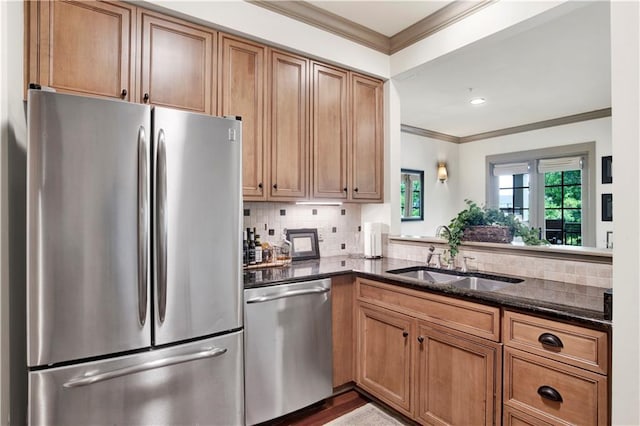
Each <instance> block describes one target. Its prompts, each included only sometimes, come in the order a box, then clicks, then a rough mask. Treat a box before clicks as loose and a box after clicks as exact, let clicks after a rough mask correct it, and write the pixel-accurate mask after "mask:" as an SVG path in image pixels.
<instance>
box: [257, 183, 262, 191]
mask: <svg viewBox="0 0 640 426" xmlns="http://www.w3.org/2000/svg"><path fill="white" fill-rule="evenodd" d="M258 189H260V190H262V182H260V183H259V184H258Z"/></svg>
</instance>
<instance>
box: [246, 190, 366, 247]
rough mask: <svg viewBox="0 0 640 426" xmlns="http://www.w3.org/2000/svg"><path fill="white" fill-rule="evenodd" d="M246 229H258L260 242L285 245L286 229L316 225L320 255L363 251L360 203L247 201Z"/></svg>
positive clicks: (313, 226)
mask: <svg viewBox="0 0 640 426" xmlns="http://www.w3.org/2000/svg"><path fill="white" fill-rule="evenodd" d="M243 210H244V216H243V225H244V228H243V229H246V228H256V233H257V234H258V235H260V241H262V242H265V241H266V242H269V243H270V244H274V245H281V243H282V234H283V232H284V230H285V229H298V228H316V229H317V230H318V239H319V246H320V255H321V256H323V257H325V256H338V255H345V254H352V253H362V237H361V235H362V232H361V230H360V220H361V218H360V205H359V204H343V205H341V206H321V205H297V204H289V203H263V202H245V203H244V207H243Z"/></svg>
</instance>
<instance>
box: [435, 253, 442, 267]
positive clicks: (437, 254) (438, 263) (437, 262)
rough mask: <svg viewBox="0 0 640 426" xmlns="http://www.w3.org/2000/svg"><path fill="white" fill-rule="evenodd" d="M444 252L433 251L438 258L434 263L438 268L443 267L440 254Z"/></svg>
mask: <svg viewBox="0 0 640 426" xmlns="http://www.w3.org/2000/svg"><path fill="white" fill-rule="evenodd" d="M441 254H442V253H433V256H434V257H435V258H436V264H435V265H434V266H435V267H436V268H442V263H440V255H441Z"/></svg>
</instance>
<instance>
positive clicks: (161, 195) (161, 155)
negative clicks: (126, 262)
mask: <svg viewBox="0 0 640 426" xmlns="http://www.w3.org/2000/svg"><path fill="white" fill-rule="evenodd" d="M157 161H158V166H157V173H158V175H157V177H156V179H157V183H158V187H157V188H158V189H157V194H156V203H157V205H156V212H157V215H158V216H157V218H158V223H157V224H156V225H157V226H156V229H157V232H158V234H157V235H156V241H157V244H158V251H157V253H158V259H157V261H158V282H157V286H158V315H159V319H160V323H163V322H164V319H165V316H166V314H167V210H166V209H167V150H166V146H165V137H164V130H163V129H160V131H159V132H158V158H157Z"/></svg>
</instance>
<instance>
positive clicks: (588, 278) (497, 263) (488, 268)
mask: <svg viewBox="0 0 640 426" xmlns="http://www.w3.org/2000/svg"><path fill="white" fill-rule="evenodd" d="M429 245H430V244H429V243H415V242H402V241H397V240H393V241H388V244H387V245H386V251H385V252H384V253H383V254H384V255H385V256H389V257H394V258H399V259H407V260H413V261H418V262H425V261H426V259H427V253H428V251H427V249H428V246H429ZM438 248H439V249H442V248H446V247H445V246H443V245H439V247H438ZM459 256H469V257H471V258H473V259H472V260H469V261H468V262H467V264H468V266H469V268H470V269H471V270H476V271H481V272H488V273H495V274H509V275H518V276H522V277H530V278H541V279H546V280H553V281H562V282H566V283H571V284H583V285H587V286H593V287H600V288H611V287H612V286H613V282H612V273H613V269H612V265H611V264H601V263H592V262H586V261H577V260H576V261H574V260H564V259H552V258H541V257H534V256H527V255H523V254H520V253H518V254H506V253H493V252H490V251H484V250H479V249H475V250H474V249H473V248H469V247H462V248H461V249H460V254H459Z"/></svg>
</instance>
